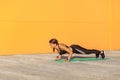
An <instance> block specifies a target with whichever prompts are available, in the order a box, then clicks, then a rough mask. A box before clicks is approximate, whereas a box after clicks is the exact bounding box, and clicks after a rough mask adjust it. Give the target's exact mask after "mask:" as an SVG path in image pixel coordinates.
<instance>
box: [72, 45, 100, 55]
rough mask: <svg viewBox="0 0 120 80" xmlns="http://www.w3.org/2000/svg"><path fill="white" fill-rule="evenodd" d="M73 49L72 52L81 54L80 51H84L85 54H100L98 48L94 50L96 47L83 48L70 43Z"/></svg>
mask: <svg viewBox="0 0 120 80" xmlns="http://www.w3.org/2000/svg"><path fill="white" fill-rule="evenodd" d="M70 47H71V48H72V50H73V53H76V54H81V53H85V54H100V53H101V51H100V50H96V49H86V48H83V47H81V46H79V45H71V46H70Z"/></svg>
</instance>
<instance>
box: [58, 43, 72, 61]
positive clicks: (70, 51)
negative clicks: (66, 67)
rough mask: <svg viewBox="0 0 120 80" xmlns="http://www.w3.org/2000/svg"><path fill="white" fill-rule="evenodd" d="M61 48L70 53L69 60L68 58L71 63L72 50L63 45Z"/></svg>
mask: <svg viewBox="0 0 120 80" xmlns="http://www.w3.org/2000/svg"><path fill="white" fill-rule="evenodd" d="M59 46H60V48H61V49H63V50H65V51H66V52H68V53H69V55H68V58H67V60H68V61H69V60H70V59H71V57H72V54H73V52H72V50H71V49H70V48H67V47H65V46H62V45H59Z"/></svg>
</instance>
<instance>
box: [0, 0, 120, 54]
mask: <svg viewBox="0 0 120 80" xmlns="http://www.w3.org/2000/svg"><path fill="white" fill-rule="evenodd" d="M117 1H119V0H116V2H117ZM114 5H115V4H114ZM117 6H118V7H120V6H119V5H118V4H117ZM115 8H116V7H115ZM118 9H119V8H118ZM113 10H114V9H113ZM0 11H1V12H0V54H1V55H5V54H7V55H8V54H24V53H46V52H50V50H51V49H50V47H49V44H48V41H49V39H51V38H53V37H55V38H57V39H59V41H60V42H63V43H66V44H68V45H70V44H72V43H77V44H80V45H82V46H84V47H87V48H97V49H106V50H110V49H119V45H118V44H117V43H118V42H119V40H120V39H118V40H116V38H117V36H115V35H116V34H117V33H114V32H116V31H118V27H119V22H118V24H116V21H114V25H116V28H114V27H112V26H114V25H113V24H111V23H110V22H112V20H111V19H112V17H111V14H110V13H111V11H112V10H111V1H110V0H74V1H73V0H3V1H0ZM115 11H116V12H114V15H113V17H114V16H116V13H117V10H115ZM117 15H118V16H119V14H118V13H117ZM115 20H118V19H117V17H115ZM118 21H119V20H118ZM111 25H112V26H111ZM112 28H114V31H112ZM112 32H113V33H114V34H113V33H112ZM112 36H114V38H115V39H111V38H112ZM113 44H114V46H112V45H113Z"/></svg>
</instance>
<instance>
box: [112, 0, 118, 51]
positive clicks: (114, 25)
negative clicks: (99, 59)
mask: <svg viewBox="0 0 120 80" xmlns="http://www.w3.org/2000/svg"><path fill="white" fill-rule="evenodd" d="M111 10H112V49H115V50H120V37H119V35H120V0H112V9H111Z"/></svg>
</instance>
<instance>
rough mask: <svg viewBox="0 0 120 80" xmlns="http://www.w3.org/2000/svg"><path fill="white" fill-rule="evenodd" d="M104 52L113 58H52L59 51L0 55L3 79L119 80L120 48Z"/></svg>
mask: <svg viewBox="0 0 120 80" xmlns="http://www.w3.org/2000/svg"><path fill="white" fill-rule="evenodd" d="M105 52H106V56H107V58H111V60H100V61H81V62H77V63H70V62H64V63H57V62H51V61H50V60H53V59H54V58H55V57H56V55H57V54H36V55H35V54H30V55H12V56H0V80H120V51H105ZM73 56H79V57H93V56H94V55H75V54H74V55H73Z"/></svg>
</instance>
